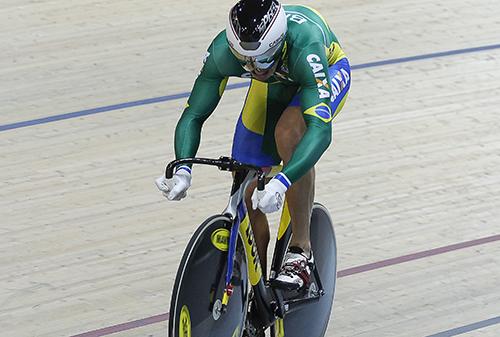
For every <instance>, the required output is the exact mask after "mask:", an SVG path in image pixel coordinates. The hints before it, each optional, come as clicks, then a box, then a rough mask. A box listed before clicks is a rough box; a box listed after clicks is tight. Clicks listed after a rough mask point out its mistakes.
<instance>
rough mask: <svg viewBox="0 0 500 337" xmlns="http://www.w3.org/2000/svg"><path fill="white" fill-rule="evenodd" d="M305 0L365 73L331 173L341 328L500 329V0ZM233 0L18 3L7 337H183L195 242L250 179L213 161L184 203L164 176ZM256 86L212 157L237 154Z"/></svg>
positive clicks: (5, 37)
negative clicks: (182, 302)
mask: <svg viewBox="0 0 500 337" xmlns="http://www.w3.org/2000/svg"><path fill="white" fill-rule="evenodd" d="M304 3H307V4H308V5H310V6H313V7H315V8H316V9H318V10H320V11H321V12H322V13H323V14H324V16H325V17H326V18H327V19H328V20H329V22H330V23H331V25H332V27H333V28H334V31H335V32H336V33H337V35H338V37H339V38H340V40H341V42H342V43H343V45H344V48H345V50H346V52H347V53H348V55H349V57H350V61H351V64H352V65H353V66H354V70H353V84H352V89H351V94H350V98H349V100H348V102H347V104H346V106H345V108H344V111H343V112H342V113H341V114H340V116H339V117H338V118H337V120H336V122H335V124H336V125H335V127H334V144H333V146H332V147H331V148H330V149H329V151H328V152H327V153H326V154H325V155H324V156H323V158H322V160H321V162H320V163H319V164H318V165H317V200H319V201H321V202H322V203H324V204H325V205H327V206H328V207H329V208H330V209H331V211H332V213H333V216H334V220H335V229H336V234H337V241H338V246H339V281H338V285H337V294H336V301H335V307H334V312H333V315H332V320H331V322H330V326H329V329H328V332H327V336H329V337H331V336H335V337H337V336H359V337H381V336H398V337H399V336H409V337H418V336H436V337H444V336H455V335H459V334H460V335H463V336H491V337H498V336H500V172H499V167H500V115H499V113H500V44H499V43H500V20H499V18H500V2H499V1H498V0H474V1H473V0H442V1H439V2H437V1H431V0H423V1H416V0H398V1H396V0H372V1H368V0H352V1H329V0H315V1H309V2H304ZM230 5H231V1H220V0H219V1H216V0H206V1H202V2H200V1H192V0H189V1H171V0H167V1H156V0H153V1H148V2H145V1H139V0H130V1H110V0H101V1H96V0H80V1H66V2H63V1H53V0H40V1H31V0H30V1H28V0H15V1H14V0H3V1H2V4H1V6H0V45H1V49H2V52H1V53H0V100H1V101H0V102H1V104H0V261H1V263H0V331H1V333H0V335H1V336H3V337H56V336H64V337H68V336H77V335H78V336H80V337H91V336H92V337H96V336H107V335H109V334H112V333H113V336H116V337H124V336H130V337H132V336H133V337H142V336H155V337H156V336H166V326H167V314H166V313H167V311H168V307H169V300H170V293H171V287H172V283H173V279H174V277H175V271H176V269H177V265H178V263H179V260H180V257H181V252H182V250H183V249H184V247H185V244H186V243H187V240H188V238H189V237H190V234H191V233H192V232H193V231H194V229H195V228H196V226H197V224H199V223H200V222H201V221H202V220H203V219H204V218H205V217H207V216H208V215H211V214H213V213H216V212H218V211H220V210H221V209H222V208H223V206H224V205H225V202H226V198H227V192H228V188H229V183H230V178H229V176H228V175H227V174H225V173H220V172H218V171H217V170H214V169H213V168H201V167H200V168H196V169H195V172H194V179H193V186H192V188H191V190H190V193H189V198H187V199H186V200H185V201H183V202H180V203H169V202H167V201H166V200H164V199H163V198H162V197H161V195H160V194H159V193H158V192H157V190H156V188H155V186H154V183H153V181H154V179H155V178H156V177H157V176H159V175H160V174H162V171H163V167H164V164H165V163H166V162H167V161H168V160H169V159H171V158H172V155H173V154H172V133H173V130H174V127H175V123H176V121H177V119H178V118H179V115H180V112H181V110H182V108H183V106H184V104H185V101H186V98H185V97H186V93H187V92H189V90H190V89H191V85H192V83H193V80H194V78H195V76H196V74H197V73H198V71H199V69H200V65H201V60H202V58H203V55H204V51H205V49H206V47H207V46H208V43H209V42H210V40H211V38H212V37H213V36H214V35H215V34H216V33H217V32H218V31H219V30H221V29H223V27H224V24H225V18H226V13H227V10H228V9H229V7H230ZM239 83H242V81H241V80H238V79H232V80H231V81H230V84H233V85H236V87H234V86H233V87H230V89H231V90H227V91H226V93H225V94H224V98H223V100H222V102H221V104H220V105H219V108H218V110H217V111H216V112H215V114H214V115H213V117H211V119H210V120H209V121H208V122H207V123H206V126H205V128H204V133H203V140H202V147H201V149H200V151H199V154H200V155H203V156H207V157H216V156H219V155H228V154H229V153H230V145H231V139H232V132H233V127H234V122H235V120H236V118H237V115H238V113H239V109H240V108H241V106H242V102H243V98H244V95H245V89H244V88H241V87H238V84H239ZM149 99H151V100H149ZM72 112H74V113H73V114H70V113H72ZM305 337H307V336H305Z"/></svg>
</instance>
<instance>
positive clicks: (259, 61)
mask: <svg viewBox="0 0 500 337" xmlns="http://www.w3.org/2000/svg"><path fill="white" fill-rule="evenodd" d="M283 41H284V40H282V41H281V42H279V43H277V44H276V45H275V46H274V47H272V48H270V49H268V50H267V51H266V52H265V53H263V54H261V55H258V56H245V55H242V54H240V53H238V52H237V51H236V50H235V49H234V48H232V47H231V45H229V49H230V50H231V52H232V53H233V55H234V56H235V57H236V58H237V59H238V61H239V62H240V64H241V66H242V67H243V68H244V69H245V70H247V71H256V70H260V71H264V70H268V69H270V68H271V67H272V66H273V65H274V64H275V63H276V61H277V60H278V59H279V57H280V56H281V50H282V47H283Z"/></svg>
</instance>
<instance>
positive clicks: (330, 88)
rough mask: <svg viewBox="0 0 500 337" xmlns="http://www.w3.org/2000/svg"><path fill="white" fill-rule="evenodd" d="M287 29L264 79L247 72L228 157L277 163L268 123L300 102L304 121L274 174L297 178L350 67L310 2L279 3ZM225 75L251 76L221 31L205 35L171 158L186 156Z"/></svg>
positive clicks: (324, 144) (327, 133) (324, 136)
mask: <svg viewBox="0 0 500 337" xmlns="http://www.w3.org/2000/svg"><path fill="white" fill-rule="evenodd" d="M284 9H285V13H286V16H287V24H288V29H287V35H286V40H285V44H284V47H283V48H284V52H283V55H282V57H281V59H280V61H279V63H278V66H277V69H276V72H275V73H274V75H273V76H271V77H270V78H269V79H268V80H267V81H266V82H260V81H257V80H255V79H252V81H251V84H250V88H249V90H248V93H247V97H246V101H245V104H244V107H243V110H242V112H241V115H240V117H239V119H238V122H237V125H236V130H235V135H234V140H233V149H232V157H233V158H235V159H236V160H239V161H241V162H244V163H248V164H254V165H258V166H261V167H267V166H273V165H278V164H279V163H280V162H281V159H280V158H279V155H278V152H277V149H276V144H275V139H274V129H275V126H276V123H277V122H278V120H279V118H280V116H281V114H282V112H283V111H284V110H285V109H286V108H287V107H289V106H300V107H301V110H302V113H303V117H304V120H305V123H306V126H307V131H306V132H305V134H304V136H303V138H302V140H301V141H300V142H299V144H298V145H297V148H296V149H295V151H294V153H293V155H292V158H291V159H290V161H289V162H288V163H287V165H285V166H284V167H283V170H282V173H284V174H285V175H286V177H288V179H289V180H290V182H291V183H293V182H295V181H297V180H298V179H299V178H300V177H301V176H302V175H304V174H305V173H306V172H307V171H309V170H310V169H311V168H312V167H313V166H314V165H315V164H316V162H317V161H318V160H319V158H320V157H321V155H322V154H323V152H324V151H325V150H326V149H327V148H328V146H329V144H330V142H331V133H332V131H331V122H332V119H333V118H334V117H335V116H336V115H337V114H338V112H339V111H340V110H341V109H342V107H343V105H344V102H345V100H346V98H347V94H348V91H349V88H350V82H351V81H350V78H351V74H350V66H349V62H348V60H347V57H346V56H345V54H344V52H343V50H342V48H341V46H340V44H339V42H338V40H337V38H336V37H335V35H334V33H333V32H332V31H331V29H330V27H329V26H328V24H327V23H326V21H325V20H324V19H323V17H322V16H321V15H320V14H319V13H318V12H317V11H316V10H314V9H312V8H309V7H306V6H300V5H285V6H284ZM231 76H235V77H242V78H251V74H250V73H249V72H247V71H246V70H244V69H243V67H242V65H241V64H240V62H239V61H238V60H237V59H236V58H235V57H234V56H233V54H232V53H231V51H230V49H229V46H228V42H227V40H226V36H225V31H222V32H221V33H219V34H218V35H217V36H216V37H215V39H214V40H213V41H212V43H211V45H210V47H209V48H208V51H207V53H206V56H205V60H204V65H203V68H202V70H201V72H200V74H199V75H198V78H197V79H196V81H195V84H194V87H193V90H192V92H191V95H190V97H189V99H188V103H187V104H186V108H185V110H184V112H183V114H182V116H181V118H180V120H179V122H178V124H177V127H176V131H175V154H176V157H177V158H187V157H194V156H195V155H196V152H197V150H198V147H199V143H200V136H201V128H202V124H203V123H204V122H205V120H206V119H207V118H208V117H209V116H210V115H211V113H212V112H213V111H214V109H215V108H216V106H217V104H218V103H219V100H220V98H221V96H222V94H223V92H224V90H225V87H226V84H227V81H228V78H229V77H231Z"/></svg>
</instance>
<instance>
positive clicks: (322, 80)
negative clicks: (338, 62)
mask: <svg viewBox="0 0 500 337" xmlns="http://www.w3.org/2000/svg"><path fill="white" fill-rule="evenodd" d="M306 60H307V62H308V63H309V65H310V66H311V70H312V72H313V73H314V77H315V78H316V83H317V85H318V95H319V98H320V99H323V98H330V96H331V94H330V86H329V85H328V78H327V77H326V72H325V67H324V66H323V64H321V58H320V57H319V56H318V55H316V54H309V55H307V57H306Z"/></svg>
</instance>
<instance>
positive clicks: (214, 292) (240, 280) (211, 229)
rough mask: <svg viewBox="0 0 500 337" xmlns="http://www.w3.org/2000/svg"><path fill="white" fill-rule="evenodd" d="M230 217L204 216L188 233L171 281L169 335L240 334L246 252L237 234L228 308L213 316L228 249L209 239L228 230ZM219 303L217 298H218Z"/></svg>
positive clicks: (223, 336) (234, 336)
mask: <svg viewBox="0 0 500 337" xmlns="http://www.w3.org/2000/svg"><path fill="white" fill-rule="evenodd" d="M230 228H231V220H230V219H229V218H228V217H226V216H224V215H215V216H212V217H210V218H208V219H207V220H205V221H204V222H203V223H202V224H201V225H200V226H199V227H198V229H197V230H196V231H195V233H194V234H193V236H192V237H191V239H190V241H189V243H188V245H187V247H186V249H185V250H184V254H183V256H182V259H181V262H180V264H179V268H178V270H177V275H176V278H175V282H174V287H173V291H172V297H171V302H170V311H169V327H168V336H169V337H226V336H227V337H240V336H241V335H242V334H243V330H244V325H245V319H246V312H247V305H248V303H247V302H248V281H247V280H248V275H247V265H246V255H245V252H244V248H243V245H242V242H241V240H240V239H239V238H238V243H237V246H236V247H237V248H236V253H235V263H234V269H233V279H234V282H233V286H234V288H233V295H232V296H231V298H230V300H229V303H228V306H227V311H226V312H225V313H223V314H222V315H221V316H220V317H218V318H217V317H215V316H217V315H215V316H214V311H213V306H214V305H216V300H217V299H221V298H222V293H223V290H224V285H225V274H226V267H227V251H223V250H221V249H220V248H217V247H216V245H214V243H213V242H212V234H213V233H215V232H216V231H219V230H222V231H229V230H230ZM219 303H220V302H219Z"/></svg>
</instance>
